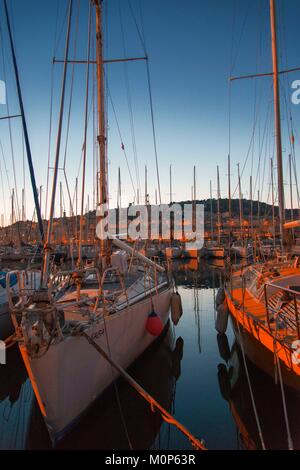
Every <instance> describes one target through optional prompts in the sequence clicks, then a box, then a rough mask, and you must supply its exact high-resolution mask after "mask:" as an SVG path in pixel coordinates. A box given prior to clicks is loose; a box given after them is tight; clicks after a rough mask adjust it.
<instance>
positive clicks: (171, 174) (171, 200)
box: [170, 165, 172, 204]
mask: <svg viewBox="0 0 300 470" xmlns="http://www.w3.org/2000/svg"><path fill="white" fill-rule="evenodd" d="M170 204H172V165H170Z"/></svg>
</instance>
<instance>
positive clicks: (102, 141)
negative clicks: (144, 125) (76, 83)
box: [93, 0, 108, 257]
mask: <svg viewBox="0 0 300 470" xmlns="http://www.w3.org/2000/svg"><path fill="white" fill-rule="evenodd" d="M93 3H94V5H95V8H96V44H97V45H96V56H97V57H96V62H97V101H98V126H99V128H98V136H97V140H98V144H99V152H100V200H99V203H100V207H101V208H103V207H104V205H106V204H107V202H108V201H107V173H106V169H107V165H106V129H105V109H104V96H105V93H104V69H103V35H102V0H93ZM105 248H106V244H105V240H104V239H102V240H101V256H102V257H104V256H105Z"/></svg>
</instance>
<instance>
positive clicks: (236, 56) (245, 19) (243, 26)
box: [231, 2, 251, 71]
mask: <svg viewBox="0 0 300 470" xmlns="http://www.w3.org/2000/svg"><path fill="white" fill-rule="evenodd" d="M250 5H251V2H248V8H247V10H246V13H245V16H244V20H243V23H242V28H241V32H240V36H239V40H238V45H237V50H236V54H235V57H234V58H233V61H232V64H231V68H232V71H233V70H234V68H235V66H236V62H237V59H238V55H239V51H240V47H241V42H242V38H243V35H244V31H245V26H246V22H247V19H248V15H249V11H250Z"/></svg>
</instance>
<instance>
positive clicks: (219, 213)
mask: <svg viewBox="0 0 300 470" xmlns="http://www.w3.org/2000/svg"><path fill="white" fill-rule="evenodd" d="M217 184H218V188H217V191H218V243H221V211H220V199H221V191H220V175H219V165H217Z"/></svg>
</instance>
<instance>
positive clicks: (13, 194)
mask: <svg viewBox="0 0 300 470" xmlns="http://www.w3.org/2000/svg"><path fill="white" fill-rule="evenodd" d="M14 212H15V190H14V188H13V189H12V192H11V239H12V240H13V235H14V229H13V224H14Z"/></svg>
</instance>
